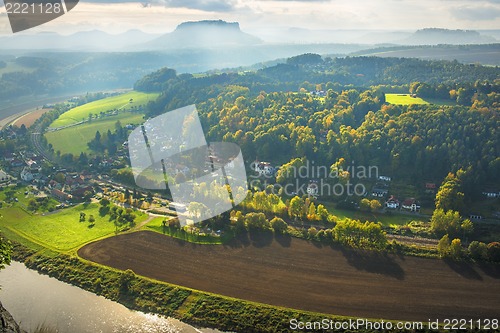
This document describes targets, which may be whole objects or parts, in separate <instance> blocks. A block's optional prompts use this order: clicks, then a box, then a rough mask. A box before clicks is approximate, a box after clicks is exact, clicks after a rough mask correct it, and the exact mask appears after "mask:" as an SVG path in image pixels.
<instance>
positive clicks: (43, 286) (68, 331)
mask: <svg viewBox="0 0 500 333" xmlns="http://www.w3.org/2000/svg"><path fill="white" fill-rule="evenodd" d="M0 286H1V290H0V301H1V302H2V303H3V305H4V307H5V308H6V309H7V310H8V311H9V312H10V313H11V314H12V316H13V317H14V319H15V320H16V321H17V322H18V323H19V324H20V326H21V328H23V329H24V330H26V331H28V332H32V331H33V330H34V329H35V328H36V327H38V326H40V325H42V324H43V325H45V326H47V327H50V328H54V329H56V330H57V332H58V333H87V332H88V333H98V332H102V333H142V332H144V333H191V332H193V333H194V332H198V333H199V332H203V333H209V332H218V331H214V330H209V329H201V330H200V329H196V328H194V327H192V326H189V325H187V324H184V323H182V322H180V321H178V320H176V319H173V318H164V317H160V316H157V315H152V314H146V313H142V312H138V311H132V310H129V309H127V308H126V307H125V306H123V305H121V304H119V303H116V302H113V301H110V300H108V299H106V298H104V297H102V296H97V295H95V294H92V293H90V292H88V291H85V290H83V289H80V288H78V287H75V286H72V285H69V284H67V283H64V282H61V281H59V280H57V279H54V278H51V277H48V276H46V275H41V274H39V273H38V272H36V271H34V270H31V269H28V268H26V267H25V266H24V264H21V263H19V262H12V263H11V265H10V266H7V267H6V268H5V269H4V270H2V271H0Z"/></svg>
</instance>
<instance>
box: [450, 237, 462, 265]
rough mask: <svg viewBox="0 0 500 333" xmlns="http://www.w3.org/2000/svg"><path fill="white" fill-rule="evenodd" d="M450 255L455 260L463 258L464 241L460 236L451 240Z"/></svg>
mask: <svg viewBox="0 0 500 333" xmlns="http://www.w3.org/2000/svg"><path fill="white" fill-rule="evenodd" d="M450 256H451V257H452V258H453V259H455V260H459V259H461V258H462V256H463V249H462V241H461V240H460V239H459V238H455V239H454V240H452V241H451V244H450Z"/></svg>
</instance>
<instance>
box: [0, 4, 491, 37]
mask: <svg viewBox="0 0 500 333" xmlns="http://www.w3.org/2000/svg"><path fill="white" fill-rule="evenodd" d="M2 1H3V0H0V33H2V34H11V33H12V32H11V30H10V26H9V22H8V19H7V16H6V13H5V7H4V5H3V2H2ZM207 19H222V20H225V21H231V22H239V23H240V26H241V28H242V30H244V31H246V32H249V33H255V34H257V35H258V34H259V32H265V31H266V30H270V29H280V28H287V27H299V28H307V29H321V30H337V29H343V30H351V29H354V30H365V29H374V30H398V31H409V30H416V29H421V28H428V27H438V28H448V29H500V0H477V1H464V0H356V1H354V0H302V1H297V0H257V1H252V0H142V2H137V1H132V0H80V3H79V4H78V5H77V6H76V7H75V8H74V9H73V10H72V11H70V12H69V13H67V14H66V15H64V16H62V17H60V18H58V19H56V20H54V21H51V22H49V23H46V24H44V25H42V26H40V27H37V28H34V29H30V30H29V33H33V32H41V31H56V32H59V33H62V34H70V33H73V32H77V31H84V30H94V29H99V30H103V31H106V32H109V33H120V32H124V31H127V30H130V29H139V30H142V31H145V32H150V33H166V32H170V31H172V30H174V29H175V27H176V26H177V25H178V24H179V23H181V22H184V21H197V20H207Z"/></svg>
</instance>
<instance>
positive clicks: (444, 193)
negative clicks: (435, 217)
mask: <svg viewBox="0 0 500 333" xmlns="http://www.w3.org/2000/svg"><path fill="white" fill-rule="evenodd" d="M463 207H464V194H463V193H462V192H461V191H460V180H459V179H458V177H456V176H455V174H453V173H449V174H448V176H446V178H445V180H444V182H443V184H442V185H441V187H440V188H439V190H438V192H437V193H436V209H442V210H444V211H448V210H456V211H460V210H462V209H463Z"/></svg>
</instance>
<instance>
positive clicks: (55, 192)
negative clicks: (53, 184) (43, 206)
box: [50, 188, 73, 201]
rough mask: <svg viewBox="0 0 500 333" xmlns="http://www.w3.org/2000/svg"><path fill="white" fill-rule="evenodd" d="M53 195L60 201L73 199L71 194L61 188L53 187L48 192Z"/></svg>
mask: <svg viewBox="0 0 500 333" xmlns="http://www.w3.org/2000/svg"><path fill="white" fill-rule="evenodd" d="M50 193H51V194H52V195H53V196H54V197H56V198H57V199H59V200H61V201H70V200H71V199H73V196H72V195H71V194H69V193H66V192H63V191H61V190H58V189H56V188H55V189H53V190H52V191H51V192H50Z"/></svg>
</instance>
